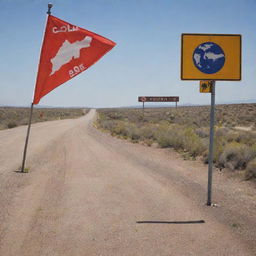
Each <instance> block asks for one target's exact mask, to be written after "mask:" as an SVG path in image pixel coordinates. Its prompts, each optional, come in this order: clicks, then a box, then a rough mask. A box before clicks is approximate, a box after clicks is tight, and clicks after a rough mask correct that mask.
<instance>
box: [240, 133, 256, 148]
mask: <svg viewBox="0 0 256 256" xmlns="http://www.w3.org/2000/svg"><path fill="white" fill-rule="evenodd" d="M236 142H239V143H243V144H246V145H249V146H251V145H253V144H256V134H255V133H252V132H239V135H238V136H237V138H236Z"/></svg>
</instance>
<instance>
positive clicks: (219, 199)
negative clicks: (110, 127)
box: [0, 110, 256, 256]
mask: <svg viewBox="0 0 256 256" xmlns="http://www.w3.org/2000/svg"><path fill="white" fill-rule="evenodd" d="M94 118H95V110H92V111H90V112H89V114H88V115H86V116H85V117H82V118H80V119H76V120H63V121H52V122H45V123H38V124H35V125H33V126H32V130H31V138H30V143H29V148H28V152H29V154H28V158H27V159H28V160H27V167H29V173H27V174H20V173H18V172H15V171H17V169H18V168H19V166H20V164H21V158H22V150H23V146H24V139H25V133H26V127H18V128H15V129H11V130H4V131H0V186H1V187H0V211H1V213H0V256H14V255H15V256H37V255H38V256H39V255H40V256H46V255H48V256H71V255H72V256H87V255H88V256H91V255H98V256H100V255H102V256H112V255H118V256H122V255H124V256H126V255H132V256H135V255H138V256H144V255H145V256H146V255H147V256H162V255H163V256H167V255H175V256H176V255H178V256H183V255H184V256H187V255H197V256H198V255H204V256H205V255H232V256H235V255H239V256H241V255H243V256H246V255H255V252H256V251H255V249H256V246H255V241H256V217H255V212H256V203H255V201H256V200H255V189H254V188H253V187H252V186H251V185H249V184H248V183H244V182H239V181H237V180H236V179H232V178H231V179H226V178H225V175H224V174H222V173H214V183H213V188H214V191H213V200H214V201H215V202H216V203H217V204H219V205H220V206H219V207H207V206H205V202H206V184H207V166H203V165H201V164H200V163H197V162H188V161H183V160H182V159H180V158H179V157H178V155H177V154H176V153H174V152H168V151H166V150H161V149H157V148H149V147H145V146H142V145H136V144H132V143H129V142H124V141H121V140H118V139H115V138H112V137H111V136H109V135H107V134H103V133H101V132H99V131H97V130H96V129H95V128H93V126H92V121H93V119H94Z"/></svg>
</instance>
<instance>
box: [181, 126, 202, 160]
mask: <svg viewBox="0 0 256 256" xmlns="http://www.w3.org/2000/svg"><path fill="white" fill-rule="evenodd" d="M182 146H183V148H184V149H185V150H187V151H188V152H189V153H190V155H191V156H193V157H196V156H198V155H201V154H202V153H203V152H204V151H205V149H206V148H205V146H204V144H203V143H202V141H201V140H200V138H199V136H198V135H197V134H196V133H195V132H194V130H193V129H192V128H186V129H185V130H184V135H183V145H182Z"/></svg>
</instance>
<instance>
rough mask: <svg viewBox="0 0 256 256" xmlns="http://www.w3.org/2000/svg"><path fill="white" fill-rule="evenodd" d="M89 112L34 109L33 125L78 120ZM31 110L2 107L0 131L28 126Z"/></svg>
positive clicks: (85, 110) (84, 110)
mask: <svg viewBox="0 0 256 256" xmlns="http://www.w3.org/2000/svg"><path fill="white" fill-rule="evenodd" d="M88 111H89V110H88V109H82V108H80V109H79V108H77V109H75V108H70V109H68V108H34V110H33V116H32V123H36V122H44V121H51V120H58V119H69V118H78V117H80V116H82V115H85V114H86V113H87V112H88ZM29 113H30V108H17V107H0V130H2V129H7V128H14V127H16V126H20V125H27V124H28V119H29Z"/></svg>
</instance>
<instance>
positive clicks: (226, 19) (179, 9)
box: [0, 0, 256, 107]
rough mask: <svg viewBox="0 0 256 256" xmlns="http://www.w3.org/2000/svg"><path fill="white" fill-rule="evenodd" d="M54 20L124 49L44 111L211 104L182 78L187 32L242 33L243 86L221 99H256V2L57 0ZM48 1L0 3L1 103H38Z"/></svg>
mask: <svg viewBox="0 0 256 256" xmlns="http://www.w3.org/2000/svg"><path fill="white" fill-rule="evenodd" d="M52 3H53V5H54V7H53V9H52V14H53V15H54V16H57V17H59V18H60V19H63V20H66V21H68V22H70V23H72V24H74V25H77V26H80V27H83V28H85V29H88V30H91V31H93V32H95V33H98V34H100V35H103V36H105V37H107V38H109V39H111V40H113V41H115V42H116V43H117V45H116V47H115V48H114V49H113V50H112V51H110V52H109V53H108V54H107V55H105V56H104V57H103V58H102V59H101V60H100V61H98V62H97V63H96V64H95V65H94V66H92V67H90V68H89V69H88V70H86V71H85V72H83V73H81V74H80V75H79V76H77V77H75V78H74V79H71V80H70V81H69V82H67V83H65V84H63V85H61V86H60V87H58V88H57V89H55V90H54V91H52V92H51V93H49V94H48V95H46V96H45V97H44V98H43V99H42V100H41V101H40V105H48V106H49V105H50V106H89V107H118V106H130V105H137V104H138V102H137V97H138V96H147V95H148V96H180V103H183V104H185V103H193V104H209V103H210V95H209V94H200V93H199V82H198V81H181V80H180V51H181V50H180V40H181V34H182V33H225V34H241V35H242V81H240V82H225V81H223V82H222V81H218V82H216V101H217V103H218V102H230V101H236V102H239V101H241V102H242V101H245V100H253V99H254V100H255V99H256V90H255V85H256V82H255V78H256V30H255V25H256V16H255V10H256V0H232V1H231V0H215V1H213V0H204V1H197V0H194V1H192V0H179V1H174V0H129V1H127V0H126V1H125V0H93V1H85V0H76V1H71V0H53V1H52ZM47 4H48V1H45V0H0V22H1V26H0V35H1V39H0V56H1V61H0V72H1V83H0V88H1V93H0V105H14V106H15V105H29V104H30V103H31V100H32V96H33V91H34V85H35V79H36V73H37V66H38V61H39V53H40V48H41V42H42V36H43V31H44V26H45V19H46V11H47Z"/></svg>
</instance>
